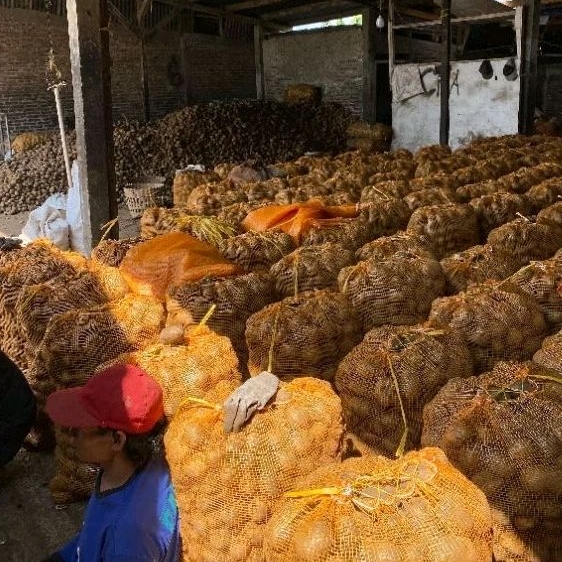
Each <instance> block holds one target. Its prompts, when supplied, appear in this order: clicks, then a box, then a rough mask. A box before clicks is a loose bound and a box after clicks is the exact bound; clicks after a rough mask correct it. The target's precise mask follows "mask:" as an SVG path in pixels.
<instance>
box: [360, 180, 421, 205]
mask: <svg viewBox="0 0 562 562" xmlns="http://www.w3.org/2000/svg"><path fill="white" fill-rule="evenodd" d="M410 191H412V190H411V189H410V184H409V182H408V181H406V180H389V181H384V182H380V183H377V184H374V185H368V186H367V187H364V188H363V191H362V192H361V203H376V202H378V201H388V199H392V198H395V199H402V197H404V196H405V195H408V193H410Z"/></svg>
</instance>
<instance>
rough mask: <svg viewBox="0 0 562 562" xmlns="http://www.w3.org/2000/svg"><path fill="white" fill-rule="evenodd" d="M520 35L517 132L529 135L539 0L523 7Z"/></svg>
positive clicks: (534, 92)
mask: <svg viewBox="0 0 562 562" xmlns="http://www.w3.org/2000/svg"><path fill="white" fill-rule="evenodd" d="M522 15H523V29H522V37H521V45H522V47H521V57H522V61H521V98H520V104H519V132H520V133H522V134H524V135H530V134H532V132H533V131H534V127H535V123H534V122H535V106H536V103H537V52H538V47H539V26H540V15H541V2H540V0H528V2H527V4H526V6H524V7H523V13H522Z"/></svg>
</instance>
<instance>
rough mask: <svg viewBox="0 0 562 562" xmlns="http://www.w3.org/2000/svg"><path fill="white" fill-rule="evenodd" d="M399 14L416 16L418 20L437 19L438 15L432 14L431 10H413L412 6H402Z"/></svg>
mask: <svg viewBox="0 0 562 562" xmlns="http://www.w3.org/2000/svg"><path fill="white" fill-rule="evenodd" d="M400 14H401V15H403V16H410V17H411V18H418V19H420V20H427V21H438V20H439V19H440V18H439V15H438V14H433V13H431V12H422V11H421V10H413V9H412V8H404V9H402V10H400Z"/></svg>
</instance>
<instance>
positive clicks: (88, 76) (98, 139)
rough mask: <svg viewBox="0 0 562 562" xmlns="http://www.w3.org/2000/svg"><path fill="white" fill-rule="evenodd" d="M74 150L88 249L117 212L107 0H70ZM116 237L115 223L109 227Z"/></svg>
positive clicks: (112, 234) (90, 248) (69, 32)
mask: <svg viewBox="0 0 562 562" xmlns="http://www.w3.org/2000/svg"><path fill="white" fill-rule="evenodd" d="M67 11H68V13H67V17H68V34H69V44H70V64H71V70H72V90H73V95H74V114H75V118H76V152H77V157H78V169H79V177H80V189H81V197H82V202H83V207H82V209H81V214H82V224H83V225H84V243H85V247H86V250H87V252H88V253H89V252H90V251H91V250H92V249H93V248H94V247H95V246H96V245H97V243H98V242H99V241H100V239H101V237H102V230H101V229H102V226H103V225H105V224H107V223H108V222H109V221H111V220H114V219H116V218H117V192H116V189H115V166H114V156H113V123H112V114H111V79H110V55H109V27H108V24H109V12H108V4H107V0H67ZM109 236H110V237H111V238H118V237H119V231H118V227H117V223H115V226H114V227H113V228H112V229H111V230H110V232H109Z"/></svg>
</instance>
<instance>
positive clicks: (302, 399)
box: [164, 378, 343, 562]
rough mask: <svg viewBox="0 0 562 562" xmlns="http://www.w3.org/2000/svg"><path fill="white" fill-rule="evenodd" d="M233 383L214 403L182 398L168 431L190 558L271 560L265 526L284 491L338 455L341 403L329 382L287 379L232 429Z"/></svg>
mask: <svg viewBox="0 0 562 562" xmlns="http://www.w3.org/2000/svg"><path fill="white" fill-rule="evenodd" d="M233 389H234V388H233V386H232V385H228V384H225V383H220V384H219V386H218V387H217V388H216V389H215V390H214V391H212V392H210V393H209V394H208V395H207V396H206V400H207V401H208V405H206V404H204V403H192V404H190V403H189V402H187V403H185V404H184V405H182V406H181V407H180V409H179V410H178V412H177V413H176V415H175V416H174V419H173V420H172V422H171V424H170V426H169V428H168V430H167V432H166V435H165V438H164V443H165V448H166V457H167V459H168V463H169V465H170V469H171V473H172V481H173V484H174V488H175V491H176V496H177V500H178V506H179V510H180V522H181V535H182V539H183V545H184V558H183V560H184V562H217V561H218V560H228V561H229V562H265V557H264V554H263V549H262V543H263V537H264V531H265V525H266V524H267V522H268V520H269V518H270V517H271V514H272V512H273V509H274V508H275V506H276V505H277V503H278V502H279V500H280V498H281V496H282V495H283V494H284V493H285V492H288V491H290V490H293V489H295V486H296V483H297V481H298V479H299V478H302V477H303V476H305V475H307V474H309V473H310V472H312V471H313V470H315V469H316V468H318V467H319V466H322V465H324V464H326V463H331V462H334V461H335V460H336V459H337V458H338V454H339V447H340V443H341V439H342V436H343V427H342V421H341V405H340V401H339V398H338V397H337V396H336V394H335V393H334V392H333V390H331V388H330V385H329V384H328V383H327V382H324V381H320V380H318V379H312V378H298V379H295V380H293V381H291V382H289V383H283V382H282V383H281V386H280V389H279V391H278V392H277V395H276V397H275V398H274V400H273V401H272V402H271V403H270V405H268V406H267V407H266V408H265V409H264V410H262V411H260V412H257V413H256V415H255V416H254V417H253V418H252V420H251V421H250V422H249V423H248V424H246V425H245V426H244V427H243V428H242V431H240V432H239V433H228V434H226V433H225V432H224V429H223V417H224V414H223V413H222V410H221V407H220V405H221V404H222V403H223V402H224V400H225V399H226V398H227V397H228V396H229V394H230V392H231V391H232V390H233ZM215 404H216V406H215Z"/></svg>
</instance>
